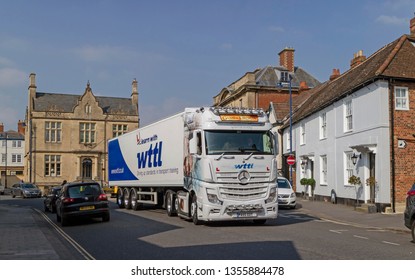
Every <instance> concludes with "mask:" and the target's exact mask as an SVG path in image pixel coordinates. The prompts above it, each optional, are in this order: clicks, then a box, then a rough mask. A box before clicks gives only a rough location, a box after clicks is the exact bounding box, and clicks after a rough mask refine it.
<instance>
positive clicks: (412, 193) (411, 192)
mask: <svg viewBox="0 0 415 280" xmlns="http://www.w3.org/2000/svg"><path fill="white" fill-rule="evenodd" d="M407 195H408V196H414V195H415V190H410V191H409V192H408V193H407Z"/></svg>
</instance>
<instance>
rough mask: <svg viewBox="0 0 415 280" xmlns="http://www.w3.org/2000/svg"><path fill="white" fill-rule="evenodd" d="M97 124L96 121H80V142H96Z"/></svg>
mask: <svg viewBox="0 0 415 280" xmlns="http://www.w3.org/2000/svg"><path fill="white" fill-rule="evenodd" d="M92 127H93V128H92ZM96 128H97V124H96V123H95V122H80V123H79V143H80V144H95V143H96V139H97V130H96Z"/></svg>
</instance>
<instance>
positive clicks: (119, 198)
mask: <svg viewBox="0 0 415 280" xmlns="http://www.w3.org/2000/svg"><path fill="white" fill-rule="evenodd" d="M117 204H118V207H119V208H124V207H125V204H124V196H123V190H122V188H118V191H117Z"/></svg>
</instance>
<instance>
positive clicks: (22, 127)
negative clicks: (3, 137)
mask: <svg viewBox="0 0 415 280" xmlns="http://www.w3.org/2000/svg"><path fill="white" fill-rule="evenodd" d="M17 132H19V133H20V134H22V135H24V133H25V123H24V121H21V120H19V122H18V123H17Z"/></svg>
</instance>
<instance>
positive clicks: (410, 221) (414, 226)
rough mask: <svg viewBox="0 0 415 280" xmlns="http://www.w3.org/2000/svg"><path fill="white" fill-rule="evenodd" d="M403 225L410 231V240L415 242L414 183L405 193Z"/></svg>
mask: <svg viewBox="0 0 415 280" xmlns="http://www.w3.org/2000/svg"><path fill="white" fill-rule="evenodd" d="M403 216H404V219H405V226H406V227H407V228H409V229H410V230H411V232H412V241H413V242H415V184H413V185H412V188H411V189H410V190H409V191H408V193H407V194H406V207H405V212H404V214H403Z"/></svg>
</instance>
